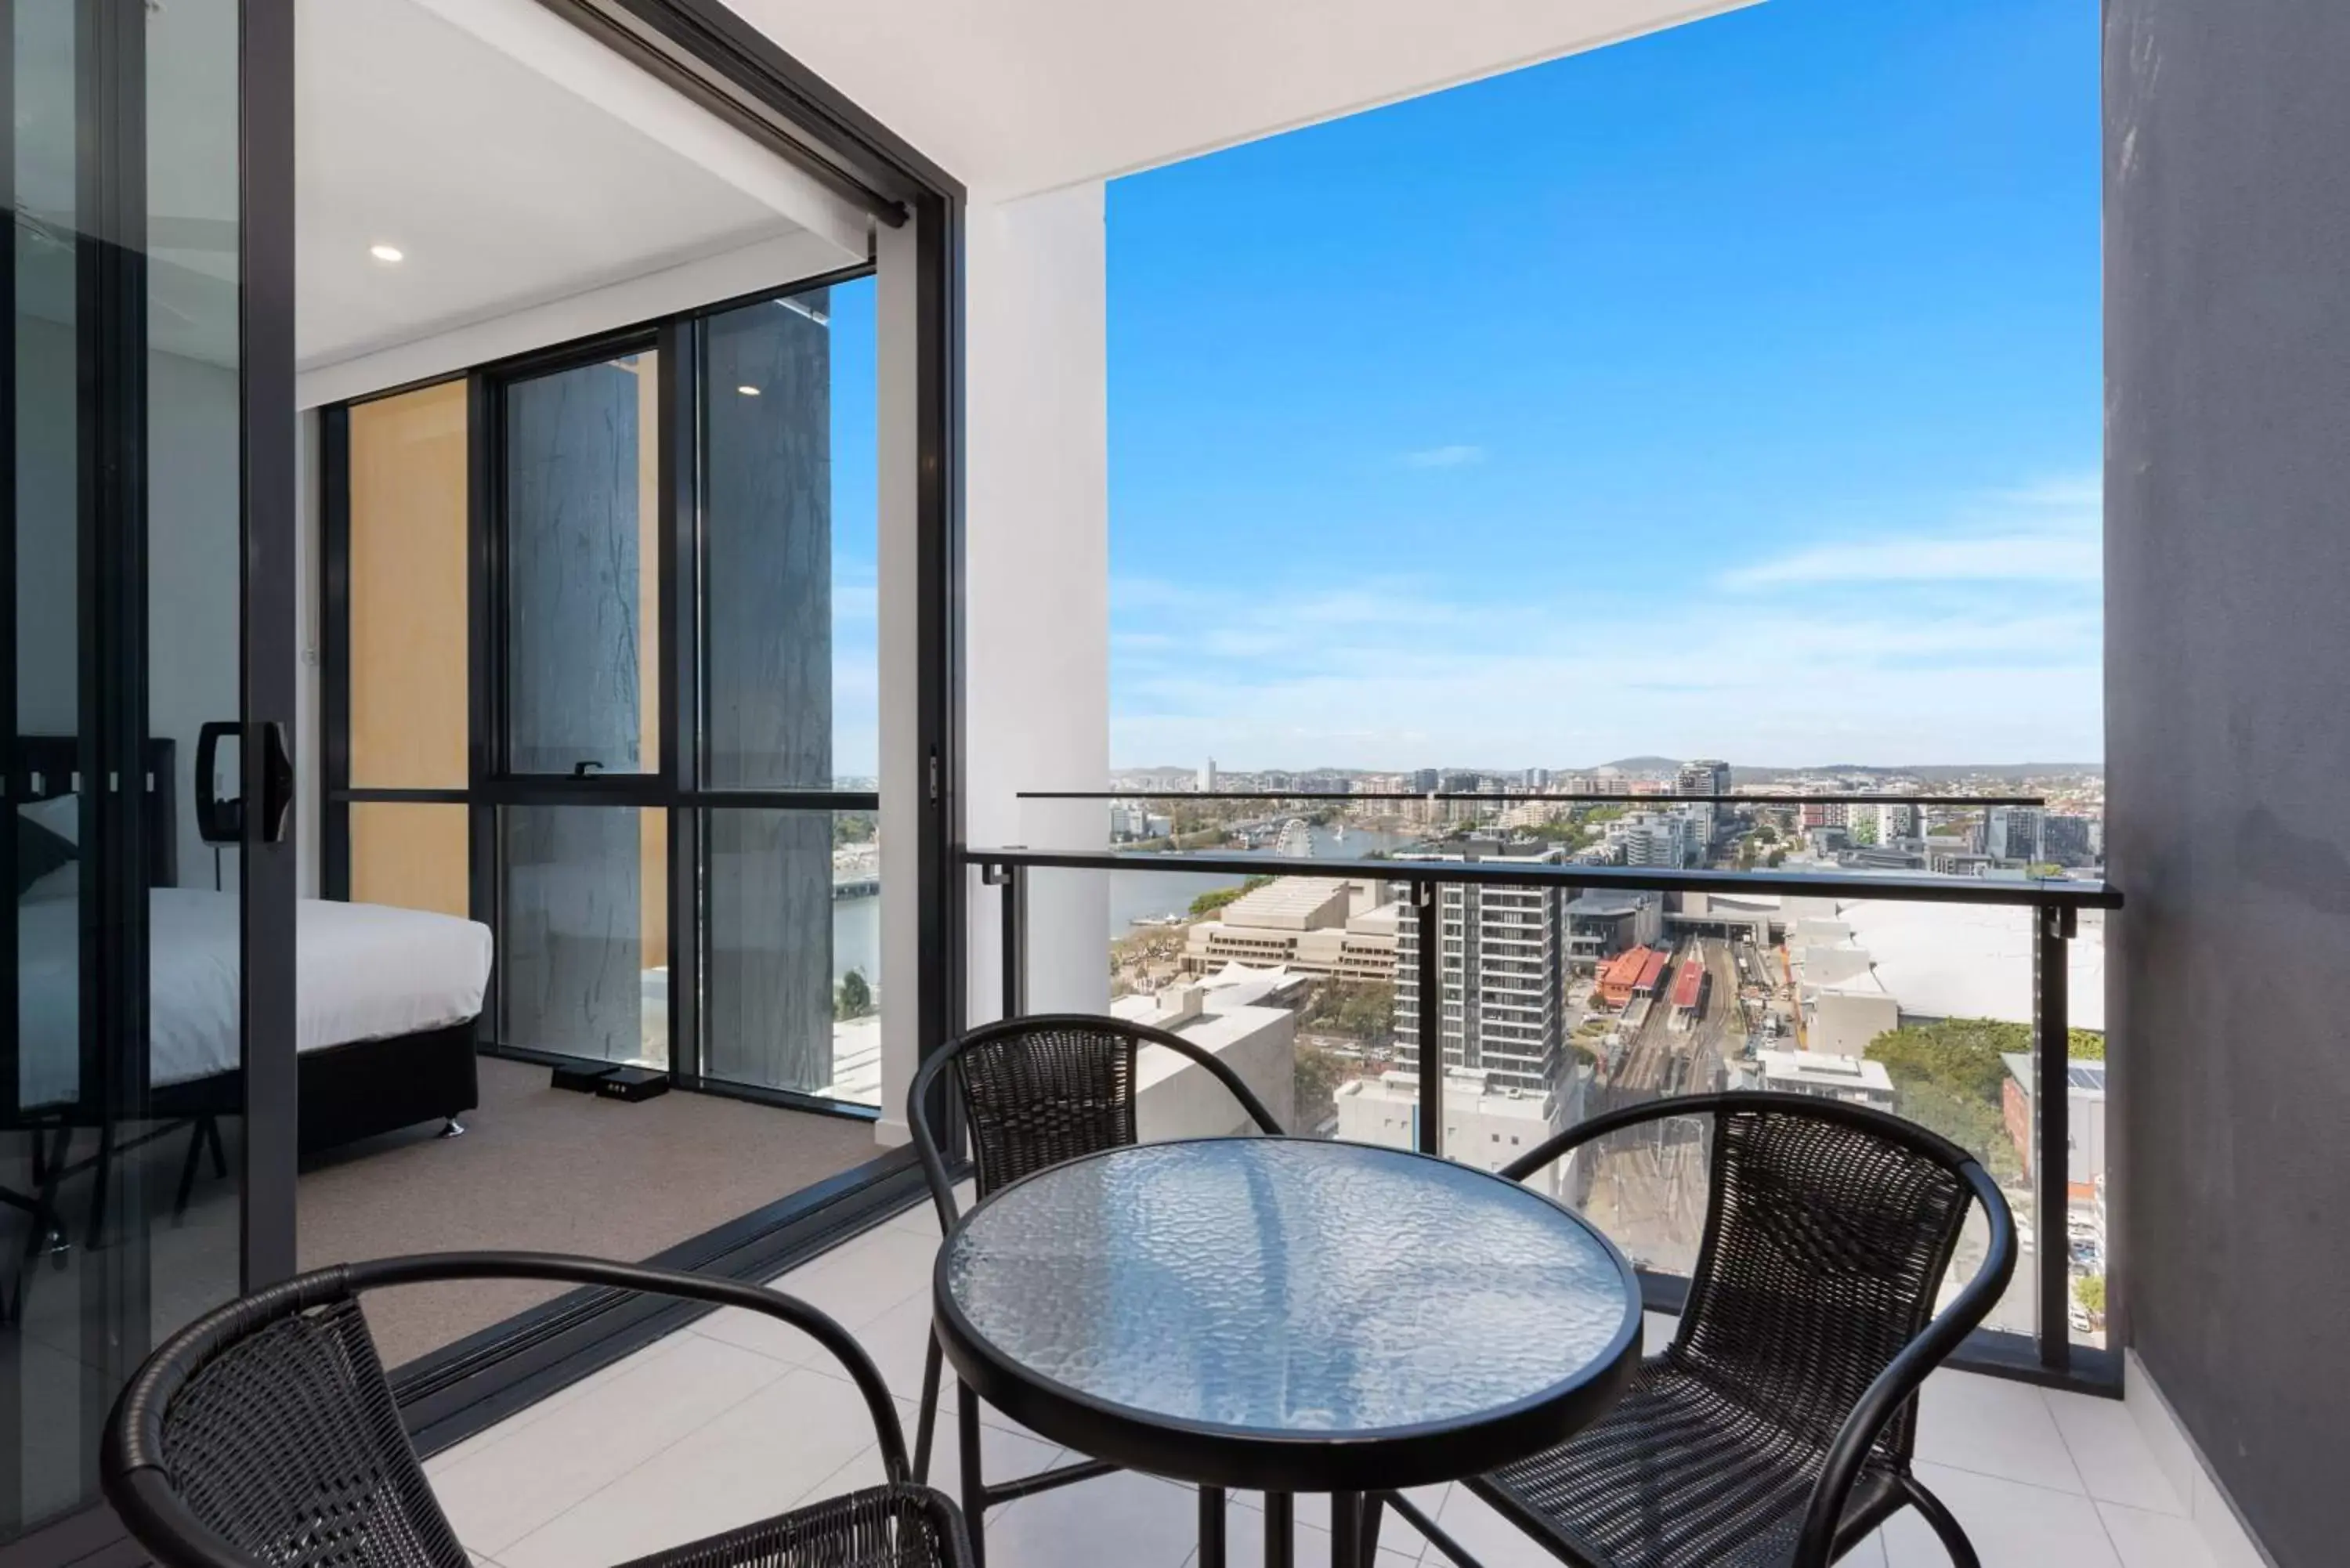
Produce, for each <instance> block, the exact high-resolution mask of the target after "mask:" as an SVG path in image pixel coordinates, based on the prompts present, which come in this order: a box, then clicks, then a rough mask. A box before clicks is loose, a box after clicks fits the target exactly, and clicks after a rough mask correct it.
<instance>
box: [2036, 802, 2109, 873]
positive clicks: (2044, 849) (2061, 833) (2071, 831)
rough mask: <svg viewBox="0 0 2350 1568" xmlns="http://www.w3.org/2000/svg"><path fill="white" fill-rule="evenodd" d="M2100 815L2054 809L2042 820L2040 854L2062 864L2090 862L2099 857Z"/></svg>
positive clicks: (2080, 864)
mask: <svg viewBox="0 0 2350 1568" xmlns="http://www.w3.org/2000/svg"><path fill="white" fill-rule="evenodd" d="M2097 826H2098V825H2097V819H2096V818H2095V817H2094V816H2078V815H2072V814H2070V813H2062V812H2052V813H2050V814H2049V815H2047V816H2044V817H2043V818H2042V819H2041V822H2040V854H2041V857H2042V858H2043V859H2047V860H2053V861H2054V862H2055V863H2056V864H2057V865H2059V866H2087V865H2092V864H2094V863H2095V860H2096V858H2097V850H2098V848H2099V846H2100V836H2099V834H2098V832H2097Z"/></svg>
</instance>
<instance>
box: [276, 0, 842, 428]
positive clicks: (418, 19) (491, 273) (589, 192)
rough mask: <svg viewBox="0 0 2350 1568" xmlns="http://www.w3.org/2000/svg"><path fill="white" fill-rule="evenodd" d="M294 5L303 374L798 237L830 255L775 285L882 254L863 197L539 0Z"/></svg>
mask: <svg viewBox="0 0 2350 1568" xmlns="http://www.w3.org/2000/svg"><path fill="white" fill-rule="evenodd" d="M296 18H297V32H296V69H297V78H296V81H297V95H296V360H297V362H298V363H299V364H300V366H301V368H302V369H303V370H304V372H305V373H306V375H309V374H313V373H315V372H317V371H318V370H320V369H321V368H323V367H328V366H335V365H348V364H349V363H351V362H352V361H354V360H356V359H359V358H361V357H367V356H374V355H378V354H380V353H381V352H382V351H384V350H387V349H390V348H394V347H395V346H399V345H413V344H414V343H416V342H417V341H418V340H420V339H424V338H432V337H446V336H447V335H448V334H450V333H451V332H452V330H453V329H456V328H461V327H468V326H471V325H473V324H478V323H481V322H484V321H487V320H491V319H493V318H504V317H512V316H515V314H516V313H518V312H521V313H526V312H528V311H529V310H530V309H531V308H532V307H539V306H546V305H547V303H548V302H550V301H556V300H564V299H568V298H576V297H578V296H584V295H587V294H588V293H589V292H590V291H596V290H599V289H603V290H608V288H609V286H612V285H614V284H616V283H619V282H620V281H621V280H626V279H634V278H641V277H643V276H644V275H648V274H654V273H660V272H662V271H663V270H664V269H668V270H669V271H671V273H675V272H676V271H678V270H679V269H680V268H681V266H683V265H686V264H691V263H695V262H698V261H700V260H702V259H704V258H715V257H722V256H726V255H730V254H732V255H737V256H740V255H743V254H750V255H754V256H755V255H766V254H781V253H780V252H777V251H776V250H775V246H774V242H776V241H778V240H781V239H784V238H785V237H788V236H797V237H799V238H801V239H803V240H806V239H808V238H809V237H811V236H813V237H814V238H815V239H816V240H817V241H819V242H821V243H819V244H816V245H814V246H809V245H806V244H803V245H801V246H800V247H798V248H797V249H796V250H794V251H791V252H790V254H793V255H795V256H802V257H805V256H809V255H813V256H816V257H817V258H819V259H820V265H801V266H799V267H798V269H797V270H795V271H788V272H785V274H784V275H781V276H778V277H775V278H774V279H772V280H771V281H773V282H777V283H780V282H787V281H790V279H791V278H792V277H794V276H799V275H806V274H807V273H808V272H811V271H816V270H822V269H823V268H825V267H831V266H840V265H849V264H851V263H853V262H855V261H858V260H862V259H863V258H864V256H865V254H867V247H866V240H865V227H866V223H867V220H866V219H865V217H864V215H863V214H862V213H857V212H854V211H853V210H851V209H848V208H847V207H846V206H845V205H844V204H842V203H841V202H838V201H837V199H835V198H833V197H832V196H830V195H829V194H828V193H827V192H824V191H823V189H822V188H821V187H819V186H816V184H815V183H814V182H811V181H808V180H806V178H805V177H804V176H801V175H799V174H798V173H796V172H795V171H792V170H790V169H789V168H788V167H786V166H785V164H784V163H783V161H781V160H779V159H777V158H775V156H774V155H773V154H772V153H769V152H767V151H764V150H762V149H760V148H758V147H756V146H755V145H754V144H753V143H752V142H750V141H749V140H747V139H745V138H743V137H742V136H741V135H740V134H739V133H738V132H736V131H734V130H732V129H731V128H729V127H727V126H725V125H724V124H723V123H722V122H721V121H719V120H717V119H714V118H713V117H712V116H710V115H708V114H706V113H704V112H703V111H702V109H698V108H696V107H694V106H693V105H692V104H691V103H690V102H688V101H687V100H686V99H682V98H681V97H679V96H677V95H676V94H674V93H671V91H670V90H669V89H667V88H663V87H661V86H660V84H658V83H656V82H654V81H652V80H651V79H650V78H647V77H645V76H643V75H642V74H641V73H639V72H637V71H636V70H635V69H634V68H633V67H629V66H628V65H627V64H625V63H624V62H622V61H620V60H619V59H618V58H617V57H613V56H611V55H610V54H608V52H606V51H605V50H603V49H602V48H601V47H598V46H597V45H596V44H595V43H594V42H593V41H592V40H589V39H588V38H587V37H586V36H584V35H582V34H580V33H578V32H577V30H576V29H574V28H572V27H571V26H568V25H567V24H566V23H564V22H562V21H561V20H560V19H558V18H556V17H555V16H552V15H551V14H549V13H548V12H546V10H545V9H543V8H542V7H540V6H539V5H536V3H535V0H300V3H299V5H298V8H297V10H296ZM525 61H526V62H527V63H525ZM377 244H390V245H393V246H396V247H398V248H399V249H400V251H402V252H403V253H404V255H405V259H403V260H402V261H400V263H398V264H397V265H387V264H385V263H383V262H380V261H378V260H376V259H375V258H374V257H372V256H371V255H370V254H369V249H370V247H371V246H374V245H377ZM763 244H764V245H766V246H767V247H768V249H766V250H758V249H755V248H754V249H747V250H746V247H757V246H761V245H763ZM742 270H743V269H742V268H741V267H739V266H737V267H735V268H733V270H732V272H730V273H729V274H728V275H729V276H730V277H732V278H736V279H738V280H739V277H740V275H741V274H742ZM711 297H718V296H715V295H713V296H711ZM677 303H678V304H683V303H687V302H686V301H679V302H677ZM672 307H674V306H672ZM651 313H652V312H650V311H647V312H646V314H651ZM619 319H626V318H625V317H622V318H619ZM618 324H619V321H618V320H617V319H616V320H615V321H612V322H609V323H607V325H618ZM546 340H552V339H546ZM530 346H531V345H530V344H527V343H523V344H512V345H505V346H504V347H503V348H502V349H501V351H512V350H513V349H514V348H525V347H530ZM403 363H405V361H403ZM425 373H430V371H427V372H425ZM346 379H348V378H346ZM386 384H389V382H387V383H386Z"/></svg>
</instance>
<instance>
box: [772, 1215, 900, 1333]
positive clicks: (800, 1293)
mask: <svg viewBox="0 0 2350 1568" xmlns="http://www.w3.org/2000/svg"><path fill="white" fill-rule="evenodd" d="M938 1254H939V1243H938V1241H937V1239H936V1238H935V1237H931V1236H925V1235H921V1234H920V1233H918V1232H914V1231H896V1230H892V1229H890V1228H889V1226H887V1225H882V1226H879V1227H877V1228H875V1229H873V1230H871V1231H866V1232H865V1233H864V1234H863V1235H861V1236H859V1237H858V1238H857V1239H856V1240H854V1241H849V1242H847V1243H845V1244H844V1245H842V1246H839V1247H836V1248H834V1249H833V1250H832V1251H829V1252H827V1253H825V1254H824V1255H823V1256H822V1257H820V1258H817V1259H816V1260H815V1261H814V1262H810V1263H807V1264H806V1265H805V1266H803V1267H801V1268H797V1269H794V1270H793V1271H792V1272H789V1273H787V1274H785V1275H784V1276H783V1277H782V1278H780V1279H777V1280H775V1281H773V1282H772V1283H773V1284H774V1285H775V1289H777V1290H779V1291H782V1292H784V1293H785V1294H787V1295H795V1296H797V1297H799V1298H800V1299H801V1300H802V1301H804V1302H806V1303H808V1304H809V1305H810V1306H813V1307H816V1308H817V1309H818V1310H819V1311H822V1312H825V1313H828V1314H831V1315H832V1316H833V1317H835V1318H837V1319H838V1320H839V1321H840V1323H841V1324H842V1325H843V1326H845V1327H847V1328H850V1329H856V1328H860V1327H862V1326H864V1325H865V1324H868V1323H871V1322H872V1321H873V1320H874V1319H875V1318H877V1317H879V1316H880V1315H881V1314H883V1313H885V1312H888V1311H889V1309H890V1308H891V1307H894V1306H896V1305H897V1304H898V1303H900V1302H902V1301H904V1300H906V1299H907V1298H908V1297H910V1296H913V1295H917V1294H920V1295H924V1296H927V1295H928V1294H929V1293H930V1288H931V1264H932V1263H933V1262H936V1261H937V1259H938Z"/></svg>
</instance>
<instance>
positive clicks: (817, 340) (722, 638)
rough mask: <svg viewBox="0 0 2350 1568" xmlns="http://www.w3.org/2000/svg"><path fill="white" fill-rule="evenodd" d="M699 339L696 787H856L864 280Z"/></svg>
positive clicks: (867, 695) (868, 355)
mask: <svg viewBox="0 0 2350 1568" xmlns="http://www.w3.org/2000/svg"><path fill="white" fill-rule="evenodd" d="M705 331H706V337H705V345H706V347H705V356H706V362H705V368H704V371H703V378H702V379H703V387H702V396H703V410H704V413H703V419H704V426H703V438H702V514H703V520H702V551H703V563H702V687H703V708H704V713H705V724H706V734H705V737H704V742H703V744H704V759H705V760H704V778H705V780H706V782H707V783H708V784H710V785H711V786H712V787H714V788H720V789H745V788H761V787H764V788H816V789H828V788H832V787H834V786H835V784H840V785H841V786H842V787H870V784H871V781H872V779H873V778H874V776H875V775H876V774H878V773H879V764H878V763H877V762H876V760H875V759H876V756H877V746H878V742H877V739H876V732H877V722H876V714H877V712H878V674H877V670H878V643H877V641H876V629H875V615H874V610H875V589H874V584H875V566H876V555H875V552H876V538H877V531H878V517H879V513H878V510H877V507H876V503H875V490H874V485H875V474H876V472H877V471H876V462H877V459H876V455H875V446H874V441H875V433H874V432H875V419H876V412H875V405H874V400H873V381H872V378H873V284H872V281H871V280H870V279H860V280H858V281H857V282H855V283H850V284H844V285H840V286H836V287H831V288H823V289H816V290H812V291H809V292H807V293H804V294H797V295H794V296H790V297H788V298H785V299H777V300H764V301H761V302H760V303H759V304H756V305H752V306H743V308H741V309H739V310H733V311H728V312H725V313H723V314H722V315H718V316H714V317H711V318H710V321H709V323H708V325H707V327H706V328H705Z"/></svg>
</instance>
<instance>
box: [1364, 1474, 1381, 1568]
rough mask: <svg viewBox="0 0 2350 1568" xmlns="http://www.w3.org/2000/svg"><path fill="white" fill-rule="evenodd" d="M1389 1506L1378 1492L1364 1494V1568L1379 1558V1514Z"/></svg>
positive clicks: (1368, 1567) (1369, 1566) (1369, 1567)
mask: <svg viewBox="0 0 2350 1568" xmlns="http://www.w3.org/2000/svg"><path fill="white" fill-rule="evenodd" d="M1386 1507H1387V1502H1386V1500H1385V1499H1383V1498H1381V1497H1380V1496H1379V1494H1378V1492H1375V1491H1367V1492H1365V1493H1364V1494H1363V1568H1371V1564H1372V1563H1377V1562H1378V1560H1379V1514H1380V1512H1381V1511H1382V1510H1384V1509H1385V1508H1386Z"/></svg>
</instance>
